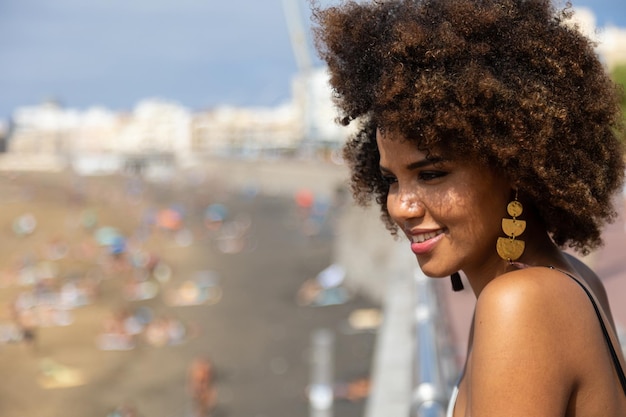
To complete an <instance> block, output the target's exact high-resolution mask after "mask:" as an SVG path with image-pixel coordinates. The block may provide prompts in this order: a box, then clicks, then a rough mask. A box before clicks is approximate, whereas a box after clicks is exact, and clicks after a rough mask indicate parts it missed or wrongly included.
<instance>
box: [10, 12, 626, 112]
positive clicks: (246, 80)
mask: <svg viewBox="0 0 626 417" xmlns="http://www.w3.org/2000/svg"><path fill="white" fill-rule="evenodd" d="M295 1H296V2H298V3H299V4H300V6H301V14H302V23H303V24H305V25H308V22H309V13H308V6H307V4H308V3H307V1H306V0H295ZM572 2H573V4H574V6H576V7H587V8H589V9H591V10H592V11H593V13H594V14H595V16H596V19H597V25H598V26H599V27H602V26H605V25H614V26H619V27H623V28H626V2H625V1H624V0H573V1H572ZM321 3H322V4H330V3H336V1H331V0H328V1H326V0H321ZM310 53H311V55H312V56H313V58H314V59H315V51H313V50H312V48H311V51H310ZM317 62H318V63H319V61H317ZM297 70H298V69H297V64H296V60H295V57H294V53H293V50H292V47H291V42H290V38H289V31H288V25H287V20H286V18H285V13H284V10H283V0H0V121H2V120H8V119H9V117H10V115H11V114H12V112H13V111H14V110H15V109H16V108H17V107H21V106H33V105H37V104H39V103H41V102H42V101H44V100H48V99H54V100H57V101H59V102H60V103H61V104H62V105H63V106H65V107H68V108H76V109H86V108H89V107H93V106H102V107H106V108H109V109H111V110H114V111H131V110H132V109H133V107H134V106H135V105H136V104H137V103H138V102H139V101H141V100H144V99H147V98H160V99H164V100H168V101H172V102H175V103H178V104H180V105H182V106H185V107H187V108H188V109H190V110H191V111H198V110H202V109H208V108H212V107H215V106H218V105H234V106H276V105H279V104H281V103H283V102H285V101H287V100H289V97H290V94H291V93H290V88H291V79H292V77H293V76H294V75H295V74H296V73H297Z"/></svg>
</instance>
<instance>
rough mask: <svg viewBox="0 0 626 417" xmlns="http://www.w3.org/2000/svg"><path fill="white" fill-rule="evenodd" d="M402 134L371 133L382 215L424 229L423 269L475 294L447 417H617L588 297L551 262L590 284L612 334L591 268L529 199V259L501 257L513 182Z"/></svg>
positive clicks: (616, 397)
mask: <svg viewBox="0 0 626 417" xmlns="http://www.w3.org/2000/svg"><path fill="white" fill-rule="evenodd" d="M405 139H406V138H404V137H401V136H400V135H397V134H394V133H392V132H385V134H383V133H381V132H380V131H379V132H377V138H376V140H377V145H378V150H379V153H380V169H381V173H382V175H383V177H384V178H386V179H387V181H388V183H389V193H388V197H387V208H388V210H389V213H390V216H391V218H392V219H393V221H394V222H395V223H396V224H397V225H398V226H399V228H400V229H401V230H403V231H404V232H405V234H406V235H407V237H408V238H409V239H410V240H411V239H416V240H420V241H421V240H423V239H424V237H428V238H432V240H431V242H428V241H427V242H426V243H424V244H422V245H418V246H419V248H418V250H417V251H416V252H417V253H416V257H417V261H418V263H419V264H420V267H421V268H422V270H423V271H424V273H425V274H426V275H428V276H431V277H447V276H449V275H450V274H451V273H453V272H455V271H463V273H464V274H465V275H466V277H467V279H468V281H469V283H470V285H471V287H472V290H473V292H474V293H475V295H476V297H477V302H476V310H475V317H474V323H473V326H472V327H473V329H472V336H471V337H470V342H469V348H468V356H467V361H466V365H465V370H464V373H463V378H462V380H461V382H460V384H459V396H458V398H457V402H456V406H455V410H454V416H455V417H460V416H473V417H483V416H490V417H491V416H507V417H517V416H519V417H528V416H534V417H543V416H545V417H554V416H564V417H618V416H625V415H626V396H624V393H623V391H622V390H621V386H620V385H619V381H618V379H617V375H616V372H615V370H614V366H613V363H612V361H611V359H610V356H609V353H608V349H607V345H606V342H605V340H604V338H603V336H602V333H601V330H600V326H599V323H598V319H597V317H596V315H595V312H594V310H593V307H592V304H591V303H590V301H589V299H588V297H587V296H586V294H585V293H584V291H583V290H582V289H581V288H580V286H579V285H578V284H577V283H576V282H574V281H573V280H572V279H571V278H569V277H567V276H566V275H565V274H564V273H563V272H560V271H559V270H561V271H566V272H568V273H570V274H572V275H574V276H576V277H578V278H579V279H580V280H581V281H582V282H584V283H586V284H587V285H588V287H589V288H590V289H591V291H593V292H594V293H595V295H596V297H597V299H598V300H599V302H600V304H601V306H602V307H603V309H604V311H605V312H607V313H606V316H607V317H606V323H608V325H609V327H610V328H611V329H612V330H613V332H614V327H611V326H612V319H611V317H610V309H609V306H608V302H607V300H606V294H605V293H604V289H603V288H602V285H601V283H600V281H599V279H598V277H597V276H596V275H595V274H594V273H593V271H591V270H590V269H589V268H586V267H585V266H584V264H582V263H581V262H580V261H577V260H575V259H573V258H570V257H568V256H567V255H565V254H564V253H563V252H562V251H561V250H560V249H559V248H558V247H556V246H555V245H554V244H553V242H552V240H551V239H550V237H549V236H548V234H547V233H546V231H545V230H544V229H543V228H542V226H541V222H540V221H539V219H538V218H536V217H535V216H534V214H533V211H532V210H531V209H528V208H525V211H524V213H523V214H522V216H521V219H522V220H525V221H526V222H527V228H526V230H525V232H524V233H523V235H522V236H520V238H519V239H521V240H523V241H525V242H526V249H525V251H524V254H523V255H522V257H521V258H520V259H518V261H517V262H520V263H522V264H525V265H528V266H529V267H527V268H521V269H520V268H519V266H515V265H512V264H511V263H510V262H508V261H506V260H503V259H501V258H500V257H499V256H498V254H497V252H496V250H495V247H496V241H497V239H498V237H501V236H504V234H503V232H502V230H501V219H502V218H503V217H507V218H508V217H509V216H508V214H507V213H506V206H507V204H508V202H509V201H511V199H512V198H513V196H514V195H515V191H514V189H515V188H516V187H515V184H514V183H512V182H511V181H509V179H507V178H506V177H505V176H504V175H498V174H497V173H495V172H492V171H491V170H489V169H488V168H486V167H481V166H478V165H475V164H472V163H471V162H460V161H454V160H451V159H449V158H447V159H446V158H441V157H442V155H438V154H437V152H434V151H433V152H430V155H429V157H428V158H427V155H426V154H425V153H424V152H421V151H419V150H418V149H417V148H416V147H415V145H413V144H412V143H411V142H410V141H407V140H405ZM520 199H522V196H520ZM528 206H529V204H527V205H526V206H525V207H528ZM425 234H426V235H425ZM435 235H436V237H435ZM412 249H415V245H412ZM547 266H553V267H555V268H557V269H559V270H555V269H549V268H547ZM613 337H615V336H614V334H613ZM614 346H618V345H617V341H616V339H615V340H614ZM618 350H619V348H618ZM581 353H582V354H581ZM621 360H622V366H624V364H623V362H624V360H623V358H621Z"/></svg>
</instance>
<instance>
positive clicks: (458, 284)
mask: <svg viewBox="0 0 626 417" xmlns="http://www.w3.org/2000/svg"><path fill="white" fill-rule="evenodd" d="M450 281H451V282H452V291H454V292H459V291H463V289H464V288H465V287H464V286H463V281H461V275H460V274H459V273H458V272H455V273H454V274H452V275H450Z"/></svg>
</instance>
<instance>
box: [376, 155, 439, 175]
mask: <svg viewBox="0 0 626 417" xmlns="http://www.w3.org/2000/svg"><path fill="white" fill-rule="evenodd" d="M443 160H444V159H443V158H439V157H433V158H428V159H421V160H419V161H415V162H411V163H410V164H408V165H407V166H406V167H405V168H406V169H407V170H409V171H414V170H416V169H420V168H424V167H427V166H431V165H435V164H437V163H440V162H443ZM379 167H380V170H381V171H382V172H389V173H390V172H391V170H390V169H389V168H385V167H384V166H382V165H379Z"/></svg>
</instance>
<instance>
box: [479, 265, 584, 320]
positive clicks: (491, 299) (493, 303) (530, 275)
mask: <svg viewBox="0 0 626 417" xmlns="http://www.w3.org/2000/svg"><path fill="white" fill-rule="evenodd" d="M588 303H589V300H588V299H587V297H586V295H585V294H584V292H583V291H582V290H581V288H580V286H579V285H578V284H577V283H576V282H575V281H574V280H573V279H572V278H570V277H568V276H567V275H566V274H564V273H563V272H561V271H558V270H555V269H551V268H545V267H533V268H526V269H520V270H517V271H513V272H509V273H507V274H504V275H502V276H500V277H498V278H496V279H494V280H493V281H492V282H490V283H489V284H488V285H487V286H486V287H485V288H484V289H483V291H482V292H481V294H480V296H479V297H478V300H477V306H476V309H477V310H476V313H477V317H481V318H486V317H496V318H498V319H501V320H509V319H513V320H514V322H517V323H519V321H520V320H524V321H534V320H537V319H545V318H546V316H545V315H546V314H548V315H549V317H550V318H552V319H556V318H558V316H560V315H561V314H566V315H568V314H570V313H580V308H581V307H582V308H584V306H586V305H587V304H588ZM541 321H542V322H545V320H541ZM504 324H506V323H504Z"/></svg>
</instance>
